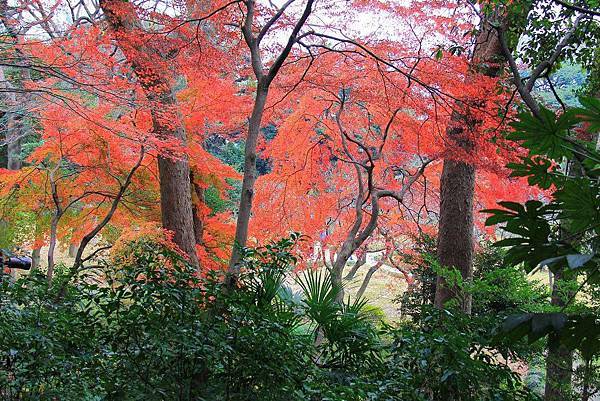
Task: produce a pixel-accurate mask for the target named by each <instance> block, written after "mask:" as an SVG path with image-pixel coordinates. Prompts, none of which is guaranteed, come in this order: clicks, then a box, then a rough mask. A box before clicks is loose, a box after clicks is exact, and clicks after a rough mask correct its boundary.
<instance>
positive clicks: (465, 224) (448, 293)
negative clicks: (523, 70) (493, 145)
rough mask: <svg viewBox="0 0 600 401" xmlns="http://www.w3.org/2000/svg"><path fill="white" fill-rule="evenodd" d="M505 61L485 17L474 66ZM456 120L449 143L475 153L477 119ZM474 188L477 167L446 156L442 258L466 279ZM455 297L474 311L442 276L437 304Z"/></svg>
mask: <svg viewBox="0 0 600 401" xmlns="http://www.w3.org/2000/svg"><path fill="white" fill-rule="evenodd" d="M502 61H504V57H503V53H502V47H501V44H500V41H499V38H498V32H497V30H496V29H495V28H494V27H493V26H492V25H491V24H490V23H489V22H488V21H486V20H483V21H482V22H481V30H480V31H479V33H478V36H477V41H476V44H475V49H474V51H473V58H472V65H473V68H474V69H475V70H477V71H479V72H481V73H483V74H485V75H487V76H491V77H495V76H498V74H499V73H500V68H499V67H498V63H499V62H502ZM467 79H469V78H467ZM457 106H459V105H457ZM452 120H453V121H452V123H454V126H450V127H448V129H447V131H446V136H447V139H448V142H450V143H452V144H454V145H455V146H458V147H459V148H461V149H462V150H464V151H466V152H473V151H474V144H473V141H472V140H471V139H469V135H467V134H469V133H472V132H473V131H474V130H476V129H477V122H476V121H473V119H471V118H469V117H468V115H464V116H463V115H460V114H459V113H458V112H455V113H454V114H453V116H452ZM474 189H475V166H474V165H473V164H471V163H465V162H463V161H460V160H452V159H444V165H443V171H442V177H441V180H440V221H439V232H438V244H437V249H438V250H437V252H438V260H439V262H440V265H441V266H443V267H449V268H454V269H457V270H459V271H460V273H461V275H462V277H463V280H464V281H470V280H471V279H472V278H473V196H474V193H475V191H474ZM453 298H457V299H459V300H460V303H461V309H462V310H463V311H464V312H465V313H471V303H472V300H471V296H470V295H469V294H458V289H457V288H451V287H450V286H449V285H448V284H447V283H446V281H445V280H444V278H443V277H438V278H437V281H436V294H435V306H436V307H437V308H443V307H444V305H445V304H446V302H447V301H449V300H450V299H453Z"/></svg>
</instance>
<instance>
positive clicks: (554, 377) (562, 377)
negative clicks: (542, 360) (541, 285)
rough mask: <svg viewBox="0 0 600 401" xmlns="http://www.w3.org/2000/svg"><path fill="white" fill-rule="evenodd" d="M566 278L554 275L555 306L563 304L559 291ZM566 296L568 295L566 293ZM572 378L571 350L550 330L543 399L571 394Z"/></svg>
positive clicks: (558, 399)
mask: <svg viewBox="0 0 600 401" xmlns="http://www.w3.org/2000/svg"><path fill="white" fill-rule="evenodd" d="M566 280H567V279H566V278H565V277H564V275H563V274H562V273H560V272H557V273H556V274H555V275H554V285H553V286H552V299H551V301H550V303H551V304H552V305H554V306H557V307H562V306H564V305H565V302H566V300H565V294H564V293H561V292H562V291H561V290H560V287H561V284H563V283H564V282H565V281H566ZM567 296H568V295H567ZM572 378H573V351H571V350H569V349H568V348H566V347H565V346H564V345H562V344H561V341H560V335H559V334H558V333H555V332H552V333H550V335H548V354H547V356H546V384H545V388H544V400H545V401H565V400H569V399H570V396H571V388H572Z"/></svg>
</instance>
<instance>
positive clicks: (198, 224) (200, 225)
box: [190, 172, 204, 245]
mask: <svg viewBox="0 0 600 401" xmlns="http://www.w3.org/2000/svg"><path fill="white" fill-rule="evenodd" d="M190 183H191V185H192V187H193V188H194V193H193V196H192V207H193V209H192V213H193V216H194V238H195V239H196V244H198V245H202V244H203V241H202V236H203V235H204V222H203V221H202V217H201V216H200V207H199V206H200V204H202V203H204V190H203V189H202V188H201V187H200V185H198V184H196V182H195V181H194V173H192V172H190Z"/></svg>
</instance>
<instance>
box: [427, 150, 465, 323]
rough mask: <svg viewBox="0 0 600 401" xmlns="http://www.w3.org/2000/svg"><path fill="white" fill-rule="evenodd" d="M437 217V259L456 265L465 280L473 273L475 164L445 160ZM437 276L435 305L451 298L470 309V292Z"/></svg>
mask: <svg viewBox="0 0 600 401" xmlns="http://www.w3.org/2000/svg"><path fill="white" fill-rule="evenodd" d="M440 186H441V188H440V221H439V234H438V244H437V249H438V259H439V262H440V265H442V266H444V267H451V268H455V269H458V270H459V271H460V273H461V275H462V277H463V279H465V280H470V279H471V278H472V277H473V195H474V190H475V166H473V165H472V164H468V163H463V162H460V161H455V160H444V167H443V171H442V177H441V180H440ZM457 291H458V289H456V288H453V287H451V286H449V285H448V284H447V283H446V281H445V279H444V278H443V277H441V276H438V278H437V282H436V294H435V306H436V307H438V308H443V307H444V304H445V303H446V302H447V301H448V300H450V299H452V298H457V297H458V298H459V299H460V300H461V308H462V310H463V311H465V312H466V313H470V312H471V299H470V296H468V295H465V294H463V295H462V298H461V297H460V296H459V294H458V293H457Z"/></svg>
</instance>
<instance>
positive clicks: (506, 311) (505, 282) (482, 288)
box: [468, 243, 549, 326]
mask: <svg viewBox="0 0 600 401" xmlns="http://www.w3.org/2000/svg"><path fill="white" fill-rule="evenodd" d="M505 256H506V252H505V251H504V250H503V249H500V248H496V247H493V246H491V244H487V243H484V244H482V247H481V249H480V250H478V251H477V252H476V253H475V258H474V266H473V267H474V273H473V283H472V284H471V285H470V287H469V289H468V290H469V292H470V293H471V295H472V297H473V305H472V314H473V316H477V317H480V318H485V317H489V318H491V319H494V320H498V319H501V318H502V317H504V316H508V315H510V314H514V313H518V312H535V311H541V310H542V309H543V308H544V306H545V305H546V304H547V301H548V297H549V294H548V290H547V287H546V286H545V285H542V284H540V283H537V282H535V281H534V280H531V279H529V278H528V277H527V276H526V274H525V273H524V272H523V271H522V270H521V269H519V268H518V267H515V266H505V265H504V258H505ZM491 326H493V323H492V324H491Z"/></svg>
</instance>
